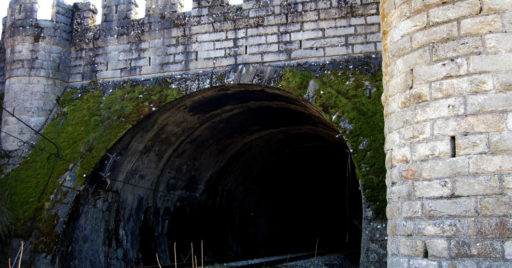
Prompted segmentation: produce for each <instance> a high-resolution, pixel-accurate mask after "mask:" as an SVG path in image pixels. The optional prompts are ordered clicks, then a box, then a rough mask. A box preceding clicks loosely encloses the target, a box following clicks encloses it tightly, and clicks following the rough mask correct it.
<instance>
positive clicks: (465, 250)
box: [450, 240, 503, 258]
mask: <svg viewBox="0 0 512 268" xmlns="http://www.w3.org/2000/svg"><path fill="white" fill-rule="evenodd" d="M450 253H451V255H452V256H453V257H455V258H471V257H473V258H475V257H476V258H500V257H502V255H503V250H502V248H501V245H500V243H499V242H494V241H473V240H455V241H452V242H451V243H450Z"/></svg>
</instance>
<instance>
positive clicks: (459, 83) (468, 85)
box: [432, 75, 493, 99]
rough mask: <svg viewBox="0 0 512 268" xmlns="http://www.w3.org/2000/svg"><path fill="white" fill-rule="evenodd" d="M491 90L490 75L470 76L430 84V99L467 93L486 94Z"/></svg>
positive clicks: (491, 81)
mask: <svg viewBox="0 0 512 268" xmlns="http://www.w3.org/2000/svg"><path fill="white" fill-rule="evenodd" d="M492 89H493V79H492V76H491V75H472V76H467V77H461V78H454V79H448V80H443V81H437V82H433V83H432V98H433V99H441V98H449V97H456V96H464V95H466V94H469V93H482V92H488V91H490V90H492Z"/></svg>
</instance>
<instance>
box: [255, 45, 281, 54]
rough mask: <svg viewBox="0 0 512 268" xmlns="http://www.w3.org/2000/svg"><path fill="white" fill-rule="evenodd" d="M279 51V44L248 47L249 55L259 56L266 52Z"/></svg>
mask: <svg viewBox="0 0 512 268" xmlns="http://www.w3.org/2000/svg"><path fill="white" fill-rule="evenodd" d="M278 50H279V46H278V45H277V44H261V45H254V46H248V47H247V54H259V53H265V52H276V51H278Z"/></svg>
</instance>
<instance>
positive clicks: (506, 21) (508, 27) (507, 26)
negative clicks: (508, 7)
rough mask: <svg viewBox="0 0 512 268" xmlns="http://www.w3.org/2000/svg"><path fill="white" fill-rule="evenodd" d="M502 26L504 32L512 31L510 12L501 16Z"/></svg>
mask: <svg viewBox="0 0 512 268" xmlns="http://www.w3.org/2000/svg"><path fill="white" fill-rule="evenodd" d="M502 18H503V25H504V26H505V31H507V32H511V31H512V12H506V13H504V14H503V15H502Z"/></svg>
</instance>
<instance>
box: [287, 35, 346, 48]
mask: <svg viewBox="0 0 512 268" xmlns="http://www.w3.org/2000/svg"><path fill="white" fill-rule="evenodd" d="M345 42H346V40H345V37H332V38H322V39H310V40H304V41H302V47H303V48H317V47H341V45H343V44H345ZM294 43H297V42H294Z"/></svg>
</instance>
